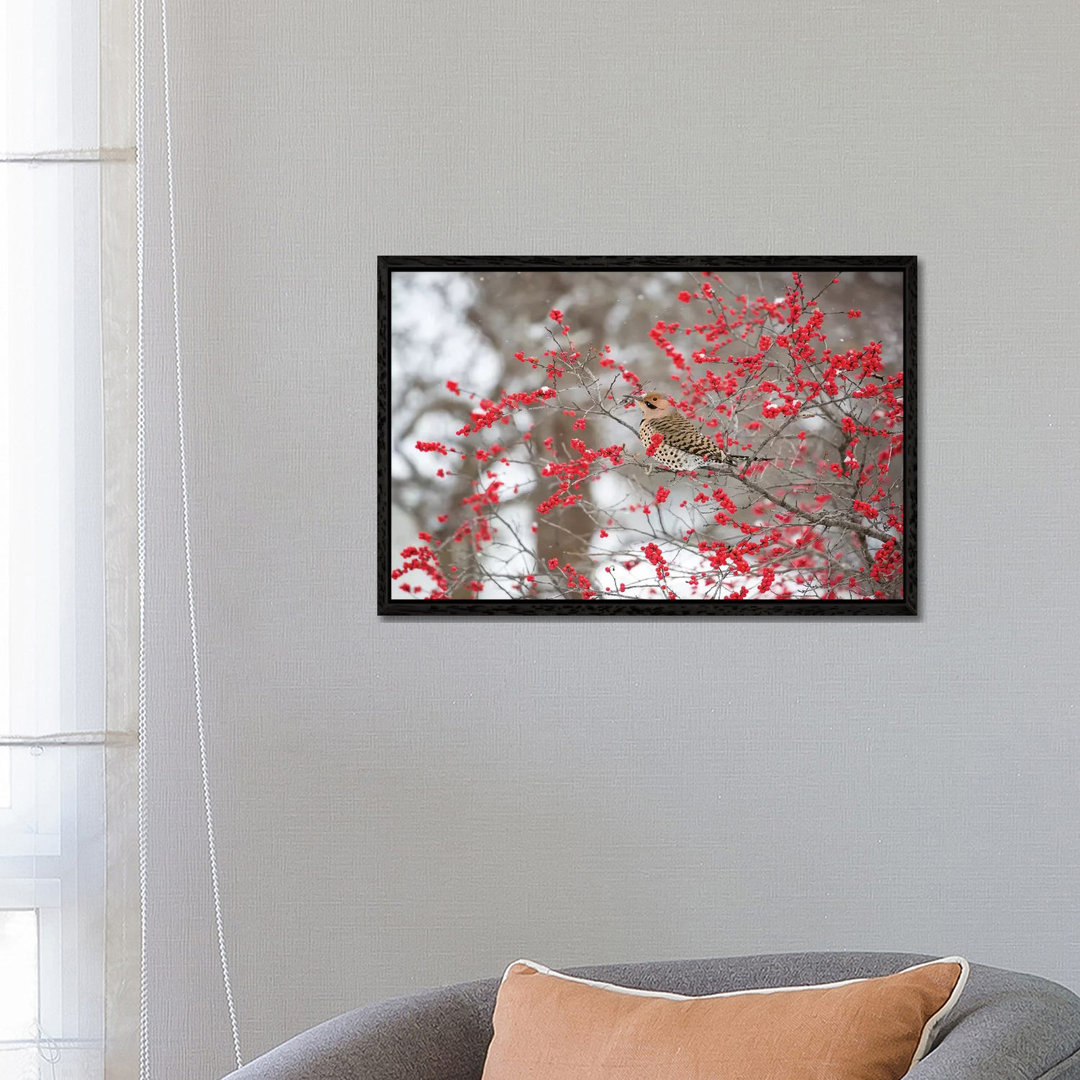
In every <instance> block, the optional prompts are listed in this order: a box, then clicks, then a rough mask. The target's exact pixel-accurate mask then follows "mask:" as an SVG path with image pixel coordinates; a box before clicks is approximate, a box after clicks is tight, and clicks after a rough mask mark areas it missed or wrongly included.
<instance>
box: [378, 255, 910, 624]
mask: <svg viewBox="0 0 1080 1080" xmlns="http://www.w3.org/2000/svg"><path fill="white" fill-rule="evenodd" d="M915 312H916V259H915V258H914V257H913V256H903V257H880V258H878V257H869V256H859V257H837V258H825V257H812V258H796V257H790V258H773V257H764V256H761V257H753V258H749V257H744V258H726V259H725V258H714V259H704V258H699V257H693V258H689V257H687V258H674V257H672V258H625V259H616V258H581V257H577V258H509V257H501V258H472V257H458V258H434V257H432V258H421V257H405V256H384V257H381V258H380V259H379V266H378V315H379V341H378V350H379V352H378V359H379V371H378V406H379V408H378V415H379V425H378V440H379V446H378V486H379V499H378V505H379V536H378V564H379V565H378V573H379V590H378V610H379V613H380V614H383V615H439V614H445V615H512V614H523V615H590V614H595V615H646V616H659V615H830V616H835V615H906V616H911V615H915V614H917V605H916V582H915V571H916V545H915V511H916V505H915V501H916V483H915V480H916V476H915V368H916V363H915V359H916V358H915V347H916V326H915Z"/></svg>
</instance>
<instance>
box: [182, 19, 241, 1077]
mask: <svg viewBox="0 0 1080 1080" xmlns="http://www.w3.org/2000/svg"><path fill="white" fill-rule="evenodd" d="M167 8H168V3H167V0H161V53H162V74H163V81H164V89H165V165H166V174H167V176H168V182H169V259H170V266H171V270H172V300H173V346H174V353H175V357H176V428H177V437H178V448H179V453H180V498H181V508H182V510H183V522H184V570H185V573H186V575H187V596H188V621H189V623H190V624H191V666H192V674H193V680H194V690H195V718H196V725H197V727H198V732H199V768H200V771H201V773H202V787H203V807H204V809H205V810H206V850H207V854H208V856H209V859H210V884H211V887H212V890H213V894H214V923H215V926H216V928H217V940H218V953H219V954H220V956H221V979H222V983H223V984H224V987H225V1003H226V1005H227V1007H228V1010H229V1027H230V1030H231V1032H232V1040H233V1052H234V1054H235V1056H236V1067H237V1068H240V1066H242V1065H243V1064H244V1059H243V1056H242V1055H241V1053H240V1031H239V1028H238V1026H237V1023H236V1006H235V1004H234V1003H233V992H232V982H231V981H230V979H229V956H228V952H227V950H226V948H225V924H224V920H223V918H222V915H221V890H220V888H219V886H218V867H217V848H216V845H215V843H214V809H213V803H212V801H211V798H210V770H209V768H208V767H207V763H206V727H205V724H204V722H203V707H202V679H201V676H200V674H199V632H198V625H197V621H196V618H195V588H194V584H193V580H194V575H193V573H192V568H191V528H190V525H189V518H188V482H187V449H186V443H185V439H184V370H183V363H182V360H181V356H182V353H181V350H180V279H179V274H178V272H177V260H176V199H175V195H174V185H173V150H172V107H171V104H170V98H169V16H168V11H167Z"/></svg>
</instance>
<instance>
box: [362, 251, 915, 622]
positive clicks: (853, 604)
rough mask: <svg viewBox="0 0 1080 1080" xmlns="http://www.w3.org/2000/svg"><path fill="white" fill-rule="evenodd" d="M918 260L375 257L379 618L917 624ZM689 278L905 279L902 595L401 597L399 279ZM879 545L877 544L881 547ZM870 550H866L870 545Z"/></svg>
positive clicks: (902, 296)
mask: <svg viewBox="0 0 1080 1080" xmlns="http://www.w3.org/2000/svg"><path fill="white" fill-rule="evenodd" d="M917 267H918V260H917V257H916V256H913V255H906V256H738V257H735V256H717V257H703V256H663V257H657V256H627V257H609V256H600V257H597V256H540V257H522V256H404V255H384V256H379V257H378V273H377V277H378V295H377V316H378V347H377V364H378V373H377V404H378V418H379V419H378V424H377V433H376V435H377V444H378V447H377V506H378V535H377V574H378V582H377V613H378V614H379V615H380V616H394V617H421V616H424V617H436V616H439V617H448V616H464V617H471V618H478V617H498V616H514V615H518V616H527V617H543V616H582V617H615V618H621V617H627V616H631V617H641V616H646V617H672V616H675V617H683V618H685V617H704V618H711V617H717V616H719V617H746V616H755V617H780V618H783V617H791V616H803V617H805V616H810V617H837V616H840V617H843V616H848V617H871V618H874V617H913V616H917V615H918V582H917V574H918V560H917V536H918V487H917V470H918V460H917V448H918V439H917V435H918V430H917V429H918V408H917V405H918V387H917V377H916V376H917V321H918V311H917V307H918V289H917ZM553 270H557V271H574V272H589V271H594V272H595V271H603V272H612V271H657V272H672V271H685V272H688V273H701V272H711V273H714V274H723V273H751V272H773V273H776V272H792V273H794V272H797V273H799V274H810V273H822V272H826V273H827V272H832V273H834V274H836V275H837V276H838V277H839V276H842V275H843V274H844V273H866V274H880V273H899V274H901V275H902V284H901V290H900V305H901V318H902V331H901V338H902V350H903V359H902V366H903V425H902V433H903V462H902V480H901V484H902V493H903V504H902V506H903V532H902V535H898V536H897V544H896V547H897V548H899V552H900V555H901V558H902V575H903V578H902V580H903V585H902V590H901V595H900V596H897V597H887V598H881V599H873V598H861V597H859V598H809V599H808V598H802V597H799V598H789V599H767V600H766V599H755V598H753V597H752V596H750V597H748V598H746V599H742V600H738V601H736V602H729V601H727V600H725V599H666V598H664V599H653V598H649V599H646V598H633V599H631V598H626V597H621V598H613V597H608V596H598V597H597V598H591V599H570V598H562V597H560V598H527V597H522V598H521V599H512V600H511V599H460V598H445V599H417V598H411V597H408V596H400V595H395V579H394V578H392V573H393V571H394V567H395V560H396V559H399V558H400V552H397V551H395V550H394V547H395V545H394V544H393V543H392V538H391V515H392V501H393V483H394V480H393V477H392V469H391V461H392V454H393V450H394V446H393V441H392V431H391V424H390V422H389V418H390V415H391V409H392V407H393V405H392V394H391V383H392V380H393V377H394V371H393V363H394V361H393V327H392V317H391V292H392V288H393V280H394V275H395V274H397V273H413V272H416V271H441V272H447V271H462V272H467V273H471V274H482V273H487V272H491V273H494V272H499V271H513V272H518V273H527V272H532V271H553ZM864 540H865V538H864ZM877 542H879V543H880V541H877ZM864 550H866V545H865V543H864Z"/></svg>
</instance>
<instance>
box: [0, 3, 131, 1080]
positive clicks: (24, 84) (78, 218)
mask: <svg viewBox="0 0 1080 1080" xmlns="http://www.w3.org/2000/svg"><path fill="white" fill-rule="evenodd" d="M123 6H124V5H120V4H116V5H114V4H113V3H112V0H6V2H5V4H4V6H3V9H2V14H0V35H2V49H3V56H4V73H3V76H2V77H0V85H2V89H3V98H4V100H3V102H2V108H0V121H2V123H3V127H2V128H0V153H2V155H3V157H4V161H3V163H2V164H0V275H2V280H0V305H2V306H0V345H2V351H3V358H4V364H3V373H2V375H0V394H2V401H0V447H2V450H0V460H2V467H0V605H2V606H0V636H2V637H3V638H4V642H3V644H4V649H3V650H2V655H3V659H2V660H0V663H2V665H3V667H2V668H0V679H2V683H0V686H2V688H3V690H2V696H0V741H2V742H3V744H4V745H0V1080H16V1078H18V1080H21V1078H23V1077H39V1076H40V1077H47V1078H50V1080H51V1078H52V1077H56V1078H65V1080H66V1078H72V1077H79V1078H87V1080H89V1078H94V1077H101V1076H103V1075H104V1073H105V1059H106V1014H107V1011H108V1012H109V1013H110V1015H111V1014H113V1013H115V1011H116V1005H115V1004H114V1003H115V1002H116V1001H117V1000H118V999H117V998H116V996H115V995H113V994H111V993H108V992H107V986H110V985H111V984H116V985H121V984H122V983H123V982H124V980H125V979H126V978H128V977H129V975H130V971H131V966H132V959H131V956H130V953H131V948H130V943H129V939H130V934H129V933H127V932H125V931H124V930H123V926H124V921H125V920H124V918H123V917H122V916H123V913H124V912H126V911H130V908H131V898H130V894H131V886H130V877H131V873H130V868H129V865H128V864H129V863H130V860H131V854H130V851H131V850H132V849H130V845H129V844H128V841H127V839H126V838H125V833H129V832H130V827H129V826H128V825H126V822H127V821H128V820H129V819H130V816H131V813H130V810H129V809H125V807H130V806H131V805H132V804H131V803H130V800H129V799H127V798H125V799H124V800H122V801H121V800H118V799H117V794H116V792H115V791H113V792H110V793H109V794H108V795H107V793H106V774H107V772H108V773H109V774H110V776H111V778H112V786H113V787H114V788H115V787H119V788H123V787H125V786H126V782H125V780H124V777H125V775H130V774H131V770H132V767H133V766H132V761H133V756H132V751H131V748H130V744H131V738H130V735H125V734H124V732H125V730H127V731H129V730H130V728H131V726H132V725H131V720H130V715H129V710H128V709H127V706H126V701H127V698H128V696H129V695H128V693H127V692H126V690H125V683H126V681H127V680H126V677H125V671H126V670H127V667H125V665H120V667H119V669H118V678H119V685H117V686H116V687H110V688H107V686H106V675H105V672H106V653H107V651H108V652H110V653H113V654H118V655H129V654H130V648H129V641H130V631H129V616H130V612H129V610H128V605H126V604H125V603H123V601H122V599H120V598H122V597H123V596H124V593H125V591H126V590H128V589H130V568H131V564H130V561H129V557H128V553H127V544H126V541H125V540H123V539H122V537H123V535H124V530H123V529H120V530H116V529H109V528H107V526H106V503H107V501H108V499H107V496H106V492H107V491H111V492H113V495H112V496H111V497H112V499H113V501H114V502H116V503H117V505H118V506H120V507H122V505H123V503H124V502H125V501H130V500H132V499H133V498H134V488H133V487H132V489H131V494H130V495H127V494H123V491H124V489H125V487H126V483H125V474H127V473H129V471H130V470H129V468H128V465H127V464H126V463H127V460H128V458H129V456H131V454H133V450H132V451H129V450H128V449H127V447H128V446H130V445H131V444H132V443H133V438H134V432H133V429H132V430H129V431H128V432H127V433H126V434H121V433H119V432H118V431H115V430H114V431H113V432H112V434H111V435H110V437H109V441H108V443H107V442H106V435H105V424H104V416H105V414H106V412H107V411H108V412H111V413H112V414H113V415H116V416H119V415H122V414H123V412H124V402H125V400H126V399H127V397H128V394H127V392H126V389H125V388H126V387H127V385H128V383H129V378H128V376H127V367H128V366H129V361H128V360H127V358H126V356H125V352H126V345H125V341H127V340H128V339H129V337H130V317H129V316H128V315H126V314H125V312H127V311H128V310H129V309H130V307H131V298H130V295H129V291H130V290H128V289H126V288H125V286H124V282H125V281H127V279H128V277H129V276H130V274H129V271H128V270H127V269H126V268H125V263H126V261H130V258H129V256H128V257H127V258H126V257H125V249H126V248H127V247H128V244H127V239H126V235H127V229H126V226H125V225H124V224H123V222H124V221H125V218H126V217H127V216H130V212H131V209H130V204H129V203H127V204H125V200H126V199H128V198H129V195H128V194H127V188H128V179H127V176H126V174H127V173H129V172H131V171H132V166H131V164H130V162H129V161H128V160H127V158H128V157H129V156H130V155H129V154H127V153H126V152H125V150H124V147H125V145H127V144H128V143H130V138H125V137H124V132H125V125H126V124H127V119H126V116H125V113H126V111H127V109H126V103H125V101H126V98H127V94H126V92H125V91H123V90H122V89H120V92H119V94H118V95H117V94H116V93H114V91H116V90H117V89H118V88H122V87H123V86H124V85H125V82H126V81H128V80H129V79H130V69H129V71H128V72H124V73H120V72H118V71H103V70H102V65H101V63H100V57H101V56H102V54H103V52H104V53H105V54H106V55H108V53H109V50H110V49H111V50H113V52H114V59H120V58H122V57H123V56H124V55H125V52H126V47H125V46H124V45H122V44H121V42H122V34H123V30H124V25H125V22H126V20H125V18H124V17H123V14H122V7H123ZM121 66H122V65H121ZM113 97H117V100H112V99H113ZM117 136H119V139H117ZM103 289H104V290H105V292H104V293H103ZM103 296H106V297H107V303H105V304H103ZM103 313H104V315H103ZM121 512H122V511H121ZM110 532H112V533H113V534H114V535H113V536H112V537H111V538H109V539H107V536H108V535H109V533H110ZM107 565H109V566H110V570H109V572H108V573H106V566H107ZM107 597H111V599H112V604H111V608H112V610H110V605H109V604H107ZM107 625H108V628H109V629H108V631H107ZM107 700H108V701H109V702H110V708H109V709H108V710H107V709H106V702H107ZM107 715H108V719H107ZM110 728H111V729H115V730H114V731H110V730H109V729H110ZM107 799H108V800H109V801H110V802H111V804H112V808H113V810H114V813H112V814H111V815H110V829H115V830H116V832H115V834H114V835H115V837H116V839H117V843H115V844H113V843H111V842H110V844H109V845H106V835H105V821H106V805H107ZM125 852H126V853H125ZM107 867H108V868H110V869H109V871H108V873H107ZM110 896H111V897H112V899H111V901H110V899H109V898H110ZM110 902H111V904H112V905H113V909H114V910H113V914H116V915H120V916H121V918H120V920H119V925H120V927H121V929H120V931H119V933H118V932H117V931H116V930H114V929H113V928H112V922H111V920H110V932H109V935H108V937H109V941H110V944H109V945H108V947H107V935H106V907H107V904H109V903H110ZM136 915H137V909H136ZM129 918H130V917H129ZM107 1001H109V1006H108V1009H107V1006H106V1002H107ZM125 1009H126V1010H127V1011H128V1012H130V1006H129V1005H126V1006H125ZM118 1015H122V1013H121V1014H118ZM119 1027H120V1029H121V1030H123V1028H124V1024H123V1023H120V1025H119ZM123 1057H124V1055H122V1054H121V1055H119V1056H118V1057H117V1061H118V1062H119V1061H121V1060H123ZM124 1071H125V1070H124V1069H121V1070H120V1071H117V1072H115V1073H114V1072H113V1071H112V1070H110V1075H117V1076H119V1075H123V1074H124Z"/></svg>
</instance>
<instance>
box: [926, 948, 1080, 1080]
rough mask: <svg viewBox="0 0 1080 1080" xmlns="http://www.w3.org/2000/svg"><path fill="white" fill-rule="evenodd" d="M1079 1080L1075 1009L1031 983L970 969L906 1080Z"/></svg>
mask: <svg viewBox="0 0 1080 1080" xmlns="http://www.w3.org/2000/svg"><path fill="white" fill-rule="evenodd" d="M969 1077H970V1078H971V1080H1080V1001H1078V1000H1077V998H1076V995H1075V994H1073V993H1072V992H1071V991H1069V990H1066V989H1065V987H1063V986H1059V985H1058V984H1057V983H1053V982H1049V981H1048V980H1046V979H1040V978H1037V977H1036V976H1034V975H1021V974H1018V973H1016V972H1012V971H1003V970H1001V969H999V968H990V967H983V966H980V965H977V964H973V965H972V967H971V975H970V978H969V979H968V984H967V986H966V987H965V988H964V992H963V993H962V994H961V995H960V1000H959V1001H958V1002H957V1007H956V1009H955V1011H954V1012H953V1013H952V1014H951V1015H950V1016H949V1017H948V1018H947V1020H946V1022H945V1024H943V1026H942V1030H941V1032H940V1033H939V1034H938V1036H937V1038H936V1039H935V1046H934V1049H933V1050H931V1051H930V1053H929V1054H928V1055H927V1056H926V1057H925V1058H924V1059H923V1060H922V1061H920V1062H919V1064H918V1065H916V1066H915V1067H914V1068H913V1069H912V1070H911V1071H910V1072H909V1073H908V1076H907V1080H967V1078H969Z"/></svg>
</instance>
